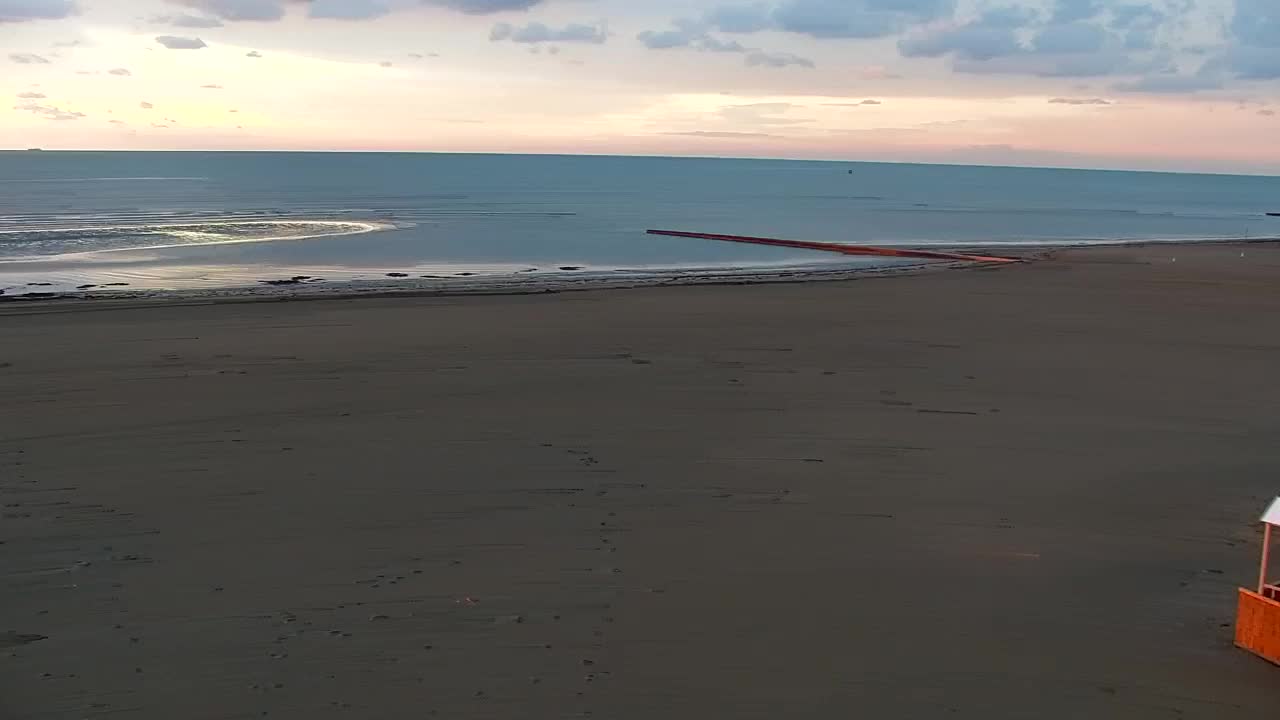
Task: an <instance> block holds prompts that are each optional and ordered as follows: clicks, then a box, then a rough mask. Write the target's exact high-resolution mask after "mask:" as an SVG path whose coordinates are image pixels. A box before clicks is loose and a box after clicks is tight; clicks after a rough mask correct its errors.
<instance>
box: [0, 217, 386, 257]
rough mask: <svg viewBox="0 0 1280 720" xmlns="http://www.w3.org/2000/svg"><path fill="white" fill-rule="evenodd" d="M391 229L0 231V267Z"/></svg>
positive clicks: (238, 223)
mask: <svg viewBox="0 0 1280 720" xmlns="http://www.w3.org/2000/svg"><path fill="white" fill-rule="evenodd" d="M394 227H396V226H395V225H392V224H390V223H384V222H374V221H356V220H297V219H275V220H205V221H201V222H186V223H148V224H140V225H89V226H77V227H54V228H50V227H37V228H24V229H18V230H0V262H26V261H35V260H51V259H54V258H61V257H67V256H84V255H97V254H101V253H116V252H128V251H135V250H164V249H170V248H181V247H193V246H206V245H235V244H242V243H261V242H272V241H278V240H304V239H309V238H318V237H337V236H343V235H362V234H365V233H371V232H377V231H380V230H389V229H392V228H394Z"/></svg>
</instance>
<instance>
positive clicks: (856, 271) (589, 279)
mask: <svg viewBox="0 0 1280 720" xmlns="http://www.w3.org/2000/svg"><path fill="white" fill-rule="evenodd" d="M1276 243H1280V237H1277V238H1254V239H1229V238H1224V239H1213V240H1195V241H1178V240H1158V241H1150V240H1138V241H1132V242H1114V243H1112V242H1108V243H1087V244H1064V245H998V244H997V245H980V244H957V245H954V246H950V245H949V246H946V249H947V250H948V251H957V252H1002V253H1004V254H1006V255H1008V256H1009V257H1014V258H1018V259H1021V260H1023V261H1024V262H1040V261H1044V260H1051V259H1053V258H1054V257H1055V256H1058V255H1060V254H1062V253H1070V252H1077V251H1088V250H1095V249H1108V248H1115V249H1124V248H1151V247H1188V248H1195V247H1215V246H1226V247H1231V246H1237V245H1238V246H1256V245H1268V244H1276ZM904 247H905V246H904ZM922 247H926V246H922ZM994 267H995V265H994V264H986V263H970V262H963V261H921V262H900V263H899V264H895V265H884V266H869V267H868V266H864V267H848V266H840V265H836V266H834V267H830V268H821V267H816V266H795V267H792V268H759V269H748V268H728V269H704V270H696V269H694V270H672V271H661V270H654V271H644V270H641V271H633V270H615V271H598V272H597V271H589V270H588V271H584V272H580V273H577V274H568V273H557V272H554V271H548V272H547V273H545V274H542V275H539V276H533V277H530V278H528V279H522V278H519V277H517V276H516V275H503V276H500V278H499V279H496V280H495V279H494V278H493V277H485V276H473V277H463V276H459V277H449V278H444V277H436V278H424V277H417V278H415V277H399V275H400V274H399V273H386V275H388V277H385V278H379V279H367V280H349V281H342V280H339V281H324V280H321V279H318V278H312V277H310V276H293V277H292V278H288V277H282V278H279V279H264V280H259V281H258V283H259V284H258V285H246V286H233V287H225V288H205V289H181V290H145V289H138V290H132V289H130V290H111V291H102V290H97V291H94V290H90V291H86V292H42V291H40V290H32V291H28V292H25V293H23V294H3V292H2V291H0V313H5V312H12V311H13V310H15V309H17V308H21V307H23V306H33V307H37V308H47V307H49V306H51V305H53V304H56V305H57V306H59V307H63V308H68V309H81V308H87V307H88V306H89V305H92V306H95V307H96V306H99V305H103V306H109V307H124V306H132V305H138V304H146V305H150V304H165V305H169V304H190V303H226V302H249V303H252V302H281V301H309V300H328V299H332V300H345V299H354V298H387V297H405V298H415V297H468V296H506V295H510V296H518V295H538V294H553V293H565V292H591V291H602V290H629V289H642V288H652V287H686V286H700V285H711V286H715V285H755V284H773V283H796V282H798V283H806V282H844V281H850V280H858V279H871V278H882V277H899V276H909V275H920V274H929V273H934V272H941V271H949V270H989V269H993V268H994Z"/></svg>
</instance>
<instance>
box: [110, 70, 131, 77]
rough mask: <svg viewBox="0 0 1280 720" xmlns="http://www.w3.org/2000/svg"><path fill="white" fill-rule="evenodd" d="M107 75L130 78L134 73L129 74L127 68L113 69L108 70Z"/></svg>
mask: <svg viewBox="0 0 1280 720" xmlns="http://www.w3.org/2000/svg"><path fill="white" fill-rule="evenodd" d="M107 74H108V75H117V76H119V77H128V76H130V75H132V74H133V73H131V72H129V70H128V69H126V68H111V69H110V70H108V71H107Z"/></svg>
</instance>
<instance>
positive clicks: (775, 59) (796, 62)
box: [747, 50, 817, 68]
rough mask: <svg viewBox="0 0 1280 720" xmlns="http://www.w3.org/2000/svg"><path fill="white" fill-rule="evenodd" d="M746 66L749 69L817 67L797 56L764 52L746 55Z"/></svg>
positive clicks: (753, 51) (752, 52)
mask: <svg viewBox="0 0 1280 720" xmlns="http://www.w3.org/2000/svg"><path fill="white" fill-rule="evenodd" d="M747 65H750V66H751V67H775V68H783V67H791V66H795V67H806V68H814V67H817V65H816V64H814V62H813V61H812V60H810V59H809V58H806V57H801V56H799V55H794V54H792V53H788V52H765V51H763V50H752V51H751V52H749V53H747Z"/></svg>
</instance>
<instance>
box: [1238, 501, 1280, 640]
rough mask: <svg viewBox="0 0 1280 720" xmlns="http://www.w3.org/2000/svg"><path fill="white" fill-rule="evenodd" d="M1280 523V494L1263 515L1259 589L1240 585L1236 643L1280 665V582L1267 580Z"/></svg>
mask: <svg viewBox="0 0 1280 720" xmlns="http://www.w3.org/2000/svg"><path fill="white" fill-rule="evenodd" d="M1277 527H1280V498H1276V499H1275V501H1274V502H1272V503H1271V507H1269V508H1267V511H1266V512H1265V513H1263V515H1262V565H1261V569H1260V570H1259V571H1258V591H1257V592H1254V591H1253V590H1249V589H1246V588H1240V605H1239V608H1238V609H1237V611H1236V647H1241V648H1244V649H1245V650H1248V651H1249V652H1251V653H1253V654H1255V655H1257V656H1259V657H1262V658H1265V659H1267V660H1270V661H1271V662H1273V663H1275V664H1277V665H1280V585H1272V584H1269V583H1268V582H1267V564H1268V563H1269V562H1270V559H1271V535H1272V533H1271V531H1272V529H1273V528H1277Z"/></svg>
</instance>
